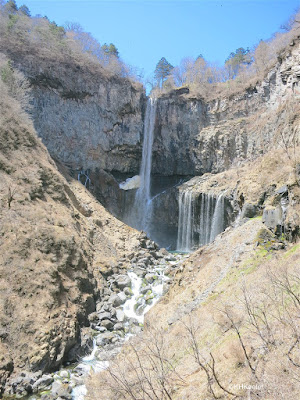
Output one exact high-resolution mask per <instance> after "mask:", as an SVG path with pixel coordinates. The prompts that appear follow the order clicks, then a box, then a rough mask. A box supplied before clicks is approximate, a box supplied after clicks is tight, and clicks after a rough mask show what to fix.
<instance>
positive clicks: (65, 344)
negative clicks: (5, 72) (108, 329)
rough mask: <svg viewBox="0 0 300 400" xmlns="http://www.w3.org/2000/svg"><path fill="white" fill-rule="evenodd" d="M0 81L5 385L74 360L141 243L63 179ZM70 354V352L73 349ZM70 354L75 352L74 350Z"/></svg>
mask: <svg viewBox="0 0 300 400" xmlns="http://www.w3.org/2000/svg"><path fill="white" fill-rule="evenodd" d="M0 83H1V98H0V220H1V223H0V299H1V301H0V326H1V330H0V337H1V342H0V382H1V385H4V383H5V381H6V379H7V378H8V377H9V375H11V374H13V376H14V374H17V373H18V372H19V371H21V370H23V371H24V370H27V371H38V370H42V371H47V370H53V369H55V368H57V367H59V365H60V364H61V363H62V362H63V361H64V360H68V359H69V360H72V359H74V358H75V357H76V352H75V351H74V349H77V353H78V351H79V348H80V346H81V345H84V337H83V335H82V330H81V327H84V326H85V325H88V320H87V315H88V314H89V313H90V312H92V311H94V309H95V301H96V300H97V299H98V298H99V293H100V292H101V287H102V278H101V274H100V272H99V271H100V269H102V270H103V269H105V268H111V267H113V266H114V265H115V264H116V261H117V260H118V259H120V258H122V257H124V256H125V255H126V254H127V253H128V252H130V251H132V250H133V249H134V248H135V246H136V245H137V243H138V237H137V232H135V231H134V230H132V229H131V228H128V227H126V226H124V225H123V224H122V223H121V222H120V221H118V220H116V219H114V218H113V217H112V216H111V215H110V214H108V213H107V212H106V211H105V209H104V208H103V207H102V206H101V205H100V204H99V203H98V202H96V201H95V200H94V198H93V197H92V196H91V195H90V193H89V192H88V191H87V190H86V189H85V188H84V186H82V185H81V184H80V183H79V182H76V181H72V180H70V181H69V182H67V180H66V179H65V178H64V177H63V176H62V175H61V174H60V173H59V171H58V169H57V167H56V165H55V163H54V162H53V160H52V159H51V158H50V156H49V154H48V152H47V150H46V149H45V147H44V146H43V145H42V143H41V141H40V139H38V137H37V135H36V132H35V130H34V128H33V124H32V122H31V121H30V120H29V119H28V117H27V116H26V114H25V113H24V112H23V111H22V109H21V107H20V104H19V103H18V102H17V101H16V100H15V99H14V98H13V97H11V96H10V94H9V92H8V90H7V88H6V86H5V85H4V84H3V83H2V82H0ZM71 350H72V351H71ZM70 351H71V352H70Z"/></svg>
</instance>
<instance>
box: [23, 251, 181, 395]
mask: <svg viewBox="0 0 300 400" xmlns="http://www.w3.org/2000/svg"><path fill="white" fill-rule="evenodd" d="M186 257H188V254H178V253H175V254H168V255H166V256H165V257H163V258H161V259H160V261H159V262H158V263H157V264H156V265H151V266H148V267H147V268H145V270H144V271H142V272H141V270H140V269H139V268H131V269H130V270H129V271H128V272H127V275H123V276H122V277H123V278H126V279H127V280H128V286H127V287H125V288H123V291H121V292H119V293H118V294H117V295H114V299H113V301H114V300H115V297H116V296H118V295H120V298H121V297H122V296H124V297H125V298H124V300H123V304H119V305H117V306H115V305H114V307H115V311H116V315H115V318H117V320H118V321H121V323H117V324H116V323H115V325H114V326H113V328H107V329H106V328H104V327H102V326H101V321H100V325H99V326H98V327H96V328H98V329H99V331H97V330H95V327H94V332H95V336H94V338H93V346H92V349H91V353H90V354H89V355H87V356H85V357H83V358H81V360H80V361H79V362H78V363H77V364H76V365H74V364H73V365H70V366H68V367H65V368H62V369H61V370H59V371H57V372H56V373H54V374H53V375H52V378H53V379H52V381H53V382H52V384H51V386H49V387H48V388H47V390H46V391H44V392H41V393H39V394H37V395H32V396H30V397H29V399H30V400H40V399H43V398H44V396H45V394H46V393H47V391H48V393H52V396H53V394H54V395H55V396H56V397H55V398H69V399H72V400H84V398H85V395H86V394H87V387H86V385H85V378H86V377H88V376H89V374H90V373H93V372H101V371H103V370H105V369H106V368H107V367H108V366H109V360H111V359H112V358H114V357H115V356H116V355H117V354H118V353H119V352H120V351H121V348H122V345H123V344H124V342H126V341H127V340H129V339H130V337H132V336H134V335H136V334H139V333H140V332H142V330H143V323H144V317H145V314H146V313H147V312H148V311H149V310H150V309H151V308H152V307H153V306H154V305H155V304H156V303H157V301H158V300H159V299H160V298H161V297H162V296H163V294H164V293H165V292H166V291H167V286H168V282H169V283H170V282H171V279H170V277H168V273H169V272H170V271H171V270H172V269H174V268H176V267H177V266H178V264H181V262H182V261H183V260H184V259H185V258H186ZM128 278H129V279H128ZM124 293H126V296H125V294H124ZM111 306H112V305H111V304H109V302H108V304H104V306H102V309H101V310H100V311H99V312H98V314H99V315H100V314H101V313H102V314H103V313H105V312H106V313H108V310H111V308H109V307H111ZM108 318H109V317H107V319H106V321H107V320H108ZM91 325H92V324H91ZM92 326H93V325H92ZM55 393H56V394H55ZM61 393H62V394H61ZM45 398H46V397H45Z"/></svg>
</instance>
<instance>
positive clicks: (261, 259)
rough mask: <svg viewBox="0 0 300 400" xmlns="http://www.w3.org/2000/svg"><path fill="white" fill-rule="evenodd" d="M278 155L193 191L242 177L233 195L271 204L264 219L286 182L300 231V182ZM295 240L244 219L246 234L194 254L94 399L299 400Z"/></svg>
mask: <svg viewBox="0 0 300 400" xmlns="http://www.w3.org/2000/svg"><path fill="white" fill-rule="evenodd" d="M275 154H276V155H277V157H274V155H275ZM275 154H273V157H272V155H270V154H269V155H266V156H264V157H261V158H260V159H259V160H257V161H256V163H250V164H249V165H248V166H247V165H245V166H244V167H243V169H242V170H240V169H236V170H235V169H232V170H230V171H227V172H224V173H221V174H217V175H210V174H207V175H206V176H204V177H203V181H202V183H201V182H200V183H199V182H198V183H197V179H198V180H200V179H201V178H194V180H191V182H190V184H191V185H193V184H194V188H195V190H197V188H198V189H199V190H207V191H208V192H209V191H211V192H212V193H213V191H215V193H216V192H218V190H222V189H223V188H224V187H226V188H227V189H228V190H229V191H230V190H231V185H232V186H233V185H234V183H236V175H237V173H238V174H239V179H240V180H238V185H237V188H238V189H237V188H236V187H232V190H236V192H238V193H239V194H241V193H243V194H244V196H245V199H246V201H249V203H248V204H251V203H250V202H253V204H255V202H256V201H257V199H259V198H260V197H265V198H266V204H264V205H263V206H262V209H263V208H264V207H265V208H267V207H268V204H269V205H270V204H271V203H272V202H273V201H275V202H276V201H277V200H278V196H279V197H280V195H278V194H276V193H275V189H276V188H280V185H282V184H283V183H284V182H285V183H287V185H288V189H289V198H290V203H289V206H288V208H289V209H288V214H287V215H288V218H289V220H292V221H294V224H295V225H294V226H297V229H299V223H300V220H299V217H300V209H299V204H300V197H299V196H300V191H299V185H298V183H297V181H298V178H299V177H298V176H297V175H295V171H294V170H293V168H292V167H291V166H289V165H287V164H286V165H285V167H284V168H282V163H286V159H285V157H284V155H283V154H282V153H280V152H279V153H275ZM262 171H263V172H264V174H262ZM197 185H198V186H197ZM272 185H273V187H272V190H271V192H270V193H268V188H270V187H271V186H272ZM266 192H267V193H266ZM280 193H281V192H280ZM276 198H277V200H276ZM236 200H237V201H238V200H239V198H237V199H236ZM262 209H261V213H262V212H263V210H262ZM295 240H296V241H297V240H298V241H297V242H296V243H294V244H291V243H288V242H287V241H286V240H285V235H281V236H279V235H278V236H276V235H275V234H274V232H273V231H272V230H269V229H268V227H267V226H266V224H265V223H263V222H262V218H261V217H255V218H249V217H248V218H246V215H245V216H244V218H241V220H240V224H239V225H238V226H236V227H235V228H233V227H231V228H227V230H226V231H225V232H223V233H222V234H220V235H219V236H218V237H217V238H216V239H215V241H214V242H213V243H211V244H210V245H207V246H204V247H202V248H201V249H199V250H197V251H196V252H194V253H192V254H191V255H190V257H189V258H188V260H187V261H186V262H184V263H183V264H182V265H181V266H179V268H176V269H174V270H170V271H169V273H170V274H171V275H172V276H173V277H174V282H173V284H172V287H171V288H170V290H169V292H168V293H167V294H166V295H165V297H164V298H163V299H162V300H161V301H160V302H159V303H158V304H157V305H155V307H154V308H153V309H152V310H150V312H149V313H148V314H147V315H146V322H145V331H144V334H143V336H140V337H139V338H136V340H134V341H132V342H131V343H130V344H129V345H128V346H127V347H126V348H125V349H123V351H122V354H121V355H120V356H119V358H117V360H116V363H114V364H112V366H111V369H110V370H109V371H108V372H107V373H102V374H101V375H100V376H99V375H98V376H97V375H96V376H94V377H92V379H91V380H90V382H89V388H90V390H89V397H88V398H89V399H96V398H99V397H100V398H101V395H103V393H105V398H107V399H118V398H126V399H127V398H128V399H131V398H134V396H137V397H138V396H142V395H143V394H144V395H146V393H147V392H148V393H151V394H153V393H156V395H157V396H158V398H160V397H159V396H160V394H161V393H164V395H161V398H164V397H163V396H166V393H168V394H169V396H170V397H166V398H172V399H193V400H198V399H202V398H206V399H214V398H222V399H225V398H226V399H229V398H237V399H248V398H249V397H251V398H263V399H270V400H275V399H276V400H278V399H282V400H283V399H284V400H286V399H295V398H298V397H299V394H300V391H299V384H298V379H299V362H298V360H299V354H300V349H299V318H298V315H299V299H300V292H299V290H300V286H299V273H300V271H299V268H300V262H299V260H300V247H299V238H297V237H296V239H295ZM120 365H122V367H120ZM124 370H126V371H128V373H127V375H126V376H125V377H124V375H123V371H124ZM122 396H124V397H122ZM146 398H147V395H146Z"/></svg>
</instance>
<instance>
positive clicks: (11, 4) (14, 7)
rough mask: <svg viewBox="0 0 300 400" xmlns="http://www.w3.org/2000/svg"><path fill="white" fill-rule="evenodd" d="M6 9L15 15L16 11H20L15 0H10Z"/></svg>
mask: <svg viewBox="0 0 300 400" xmlns="http://www.w3.org/2000/svg"><path fill="white" fill-rule="evenodd" d="M5 9H6V10H7V11H8V12H9V13H15V12H16V11H18V6H17V3H16V1H15V0H9V1H8V2H7V3H6V4H5Z"/></svg>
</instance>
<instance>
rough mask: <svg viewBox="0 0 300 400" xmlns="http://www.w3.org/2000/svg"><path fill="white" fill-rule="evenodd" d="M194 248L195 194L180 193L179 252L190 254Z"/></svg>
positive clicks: (188, 191)
mask: <svg viewBox="0 0 300 400" xmlns="http://www.w3.org/2000/svg"><path fill="white" fill-rule="evenodd" d="M192 246H193V192H192V190H187V191H180V192H179V221H178V238H177V250H178V251H183V252H188V251H190V250H191V248H192Z"/></svg>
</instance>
